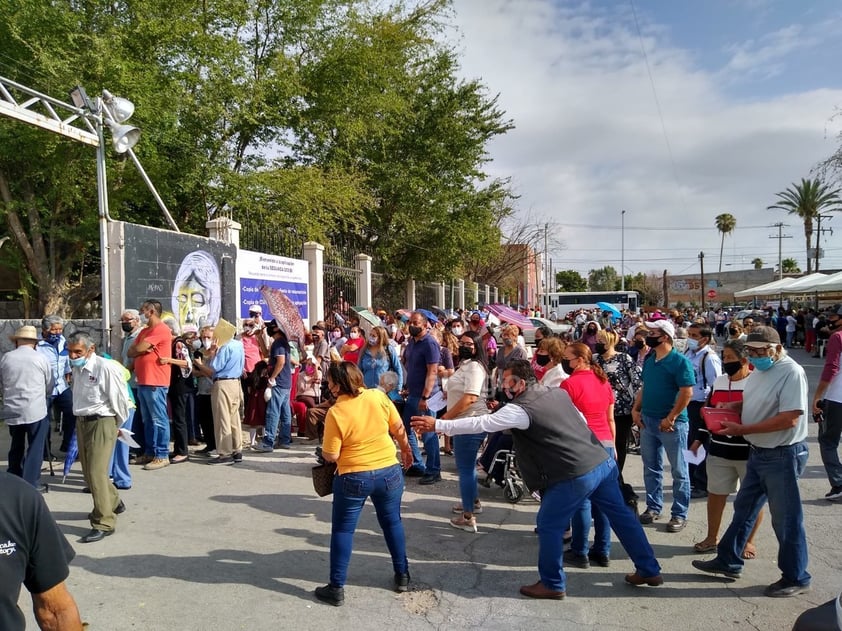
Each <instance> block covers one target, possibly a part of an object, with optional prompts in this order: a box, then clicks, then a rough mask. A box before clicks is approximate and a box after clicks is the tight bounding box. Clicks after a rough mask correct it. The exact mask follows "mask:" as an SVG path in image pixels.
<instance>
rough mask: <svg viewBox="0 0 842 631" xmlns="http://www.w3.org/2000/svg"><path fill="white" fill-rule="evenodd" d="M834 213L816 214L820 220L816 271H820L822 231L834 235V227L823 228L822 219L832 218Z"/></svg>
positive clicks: (817, 230) (817, 233)
mask: <svg viewBox="0 0 842 631" xmlns="http://www.w3.org/2000/svg"><path fill="white" fill-rule="evenodd" d="M832 218H833V215H822V214H819V215H816V219H817V220H818V226H817V227H816V265H815V269H814V270H813V271H814V272H818V271H819V257H820V256H821V242H822V232H829V233H830V235H831V236H833V228H822V219H832Z"/></svg>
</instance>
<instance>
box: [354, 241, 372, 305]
mask: <svg viewBox="0 0 842 631" xmlns="http://www.w3.org/2000/svg"><path fill="white" fill-rule="evenodd" d="M371 260H372V259H371V257H370V256H369V255H368V254H357V255H356V256H355V257H354V261H355V262H356V264H357V304H358V305H360V306H362V307H367V308H369V309H373V308H374V304H373V300H372V295H371Z"/></svg>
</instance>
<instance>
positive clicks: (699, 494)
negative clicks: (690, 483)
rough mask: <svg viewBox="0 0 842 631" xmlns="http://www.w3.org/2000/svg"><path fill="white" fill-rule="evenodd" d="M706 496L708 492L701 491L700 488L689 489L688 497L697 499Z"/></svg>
mask: <svg viewBox="0 0 842 631" xmlns="http://www.w3.org/2000/svg"><path fill="white" fill-rule="evenodd" d="M707 496H708V492H707V491H703V490H702V489H692V490H691V491H690V497H691V498H692V499H694V500H698V499H701V498H703V497H707Z"/></svg>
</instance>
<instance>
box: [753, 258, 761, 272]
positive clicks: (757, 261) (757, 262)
mask: <svg viewBox="0 0 842 631" xmlns="http://www.w3.org/2000/svg"><path fill="white" fill-rule="evenodd" d="M751 264H752V265H754V269H763V259H761V258H760V257H758V258H756V259H752V261H751Z"/></svg>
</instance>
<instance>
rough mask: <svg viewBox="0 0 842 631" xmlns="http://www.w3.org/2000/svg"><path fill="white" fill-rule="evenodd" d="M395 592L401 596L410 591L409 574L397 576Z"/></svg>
mask: <svg viewBox="0 0 842 631" xmlns="http://www.w3.org/2000/svg"><path fill="white" fill-rule="evenodd" d="M395 591H396V592H398V593H399V594H400V593H402V592H408V591H409V572H407V573H406V574H395Z"/></svg>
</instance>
